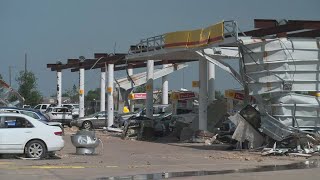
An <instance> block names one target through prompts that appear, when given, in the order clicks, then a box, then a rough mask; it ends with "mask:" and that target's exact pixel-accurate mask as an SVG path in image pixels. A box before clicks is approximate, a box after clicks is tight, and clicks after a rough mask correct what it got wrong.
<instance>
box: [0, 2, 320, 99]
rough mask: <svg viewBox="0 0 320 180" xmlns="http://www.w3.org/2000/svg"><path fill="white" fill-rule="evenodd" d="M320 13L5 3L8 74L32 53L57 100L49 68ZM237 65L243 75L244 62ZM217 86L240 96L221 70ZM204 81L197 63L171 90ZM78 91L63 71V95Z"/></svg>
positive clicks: (2, 53)
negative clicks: (228, 23) (165, 37)
mask: <svg viewBox="0 0 320 180" xmlns="http://www.w3.org/2000/svg"><path fill="white" fill-rule="evenodd" d="M319 7H320V1H319V0H303V1H302V0H286V1H281V0H264V1H257V0H251V1H249V0H241V1H236V0H234V1H231V0H223V1H221V0H220V1H218V0H193V1H191V0H180V1H178V0H157V1H153V0H135V1H133V0H114V1H111V0H86V1H85V0H28V1H26V0H0V22H1V26H0V62H1V63H0V64H1V65H0V74H2V76H3V77H4V79H5V80H6V81H8V82H9V66H12V74H13V78H15V77H16V74H18V72H19V71H21V70H23V69H24V54H25V53H27V55H28V70H31V71H33V72H34V73H35V75H36V76H37V78H38V88H39V90H40V91H41V93H42V94H43V95H44V96H49V95H52V94H54V93H55V89H56V75H55V72H51V71H50V70H49V69H47V68H46V64H48V63H55V62H56V61H58V60H59V61H62V62H63V63H66V62H67V59H68V58H78V57H79V56H85V57H86V58H91V57H93V53H98V52H106V53H112V52H113V51H114V49H115V51H116V52H118V53H121V52H124V53H126V52H128V49H129V46H130V45H132V44H136V43H137V42H138V41H139V40H140V39H141V38H146V37H150V36H154V35H159V34H163V33H166V32H171V31H177V30H187V29H195V28H202V27H206V26H208V25H211V24H215V23H217V22H219V21H221V20H236V21H237V22H238V24H239V26H240V28H241V30H243V31H245V30H249V29H252V28H253V19H255V18H267V19H301V20H320V11H319ZM115 44H116V47H115V48H114V46H115ZM231 63H232V66H234V67H235V68H236V66H237V62H236V61H234V62H231ZM139 71H141V70H139ZM135 72H137V71H135ZM123 75H124V73H123V72H116V73H115V76H116V77H121V76H123ZM183 75H184V78H183ZM216 78H217V80H216V87H217V88H218V90H224V89H228V88H240V86H239V85H238V84H237V82H236V81H235V80H233V79H232V78H231V77H230V76H229V75H228V74H226V73H225V72H223V71H222V70H220V69H217V74H216ZM197 79H198V64H197V63H191V64H190V66H189V67H188V68H187V69H185V70H184V71H181V72H176V73H175V74H173V75H171V76H170V77H169V89H180V88H181V87H185V88H189V89H192V88H191V81H192V80H197ZM99 82H100V80H99V70H94V71H91V72H88V71H86V77H85V88H86V92H87V91H88V90H89V89H94V88H96V87H99ZM73 84H76V85H78V73H71V72H70V70H65V71H63V89H64V90H65V89H68V88H71V87H72V85H73ZM13 87H14V88H17V84H16V82H15V81H14V80H13ZM155 87H160V85H159V81H156V85H155Z"/></svg>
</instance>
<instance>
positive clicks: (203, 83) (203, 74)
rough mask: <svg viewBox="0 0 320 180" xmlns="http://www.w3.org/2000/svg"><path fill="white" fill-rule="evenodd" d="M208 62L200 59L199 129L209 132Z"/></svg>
mask: <svg viewBox="0 0 320 180" xmlns="http://www.w3.org/2000/svg"><path fill="white" fill-rule="evenodd" d="M207 71H208V67H207V60H206V59H205V58H201V59H199V81H200V89H199V129H200V130H207V118H208V117H207V106H208V78H207Z"/></svg>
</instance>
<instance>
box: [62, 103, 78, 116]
mask: <svg viewBox="0 0 320 180" xmlns="http://www.w3.org/2000/svg"><path fill="white" fill-rule="evenodd" d="M61 106H62V107H67V108H69V109H71V112H72V117H73V119H76V118H78V117H79V111H80V109H79V104H62V105H61Z"/></svg>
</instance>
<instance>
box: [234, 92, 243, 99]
mask: <svg viewBox="0 0 320 180" xmlns="http://www.w3.org/2000/svg"><path fill="white" fill-rule="evenodd" d="M234 99H238V100H244V94H242V93H237V92H236V93H235V94H234Z"/></svg>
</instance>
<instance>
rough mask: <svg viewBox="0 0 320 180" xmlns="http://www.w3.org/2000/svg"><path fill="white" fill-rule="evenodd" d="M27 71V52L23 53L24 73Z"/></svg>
mask: <svg viewBox="0 0 320 180" xmlns="http://www.w3.org/2000/svg"><path fill="white" fill-rule="evenodd" d="M26 73H27V53H24V74H26Z"/></svg>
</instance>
